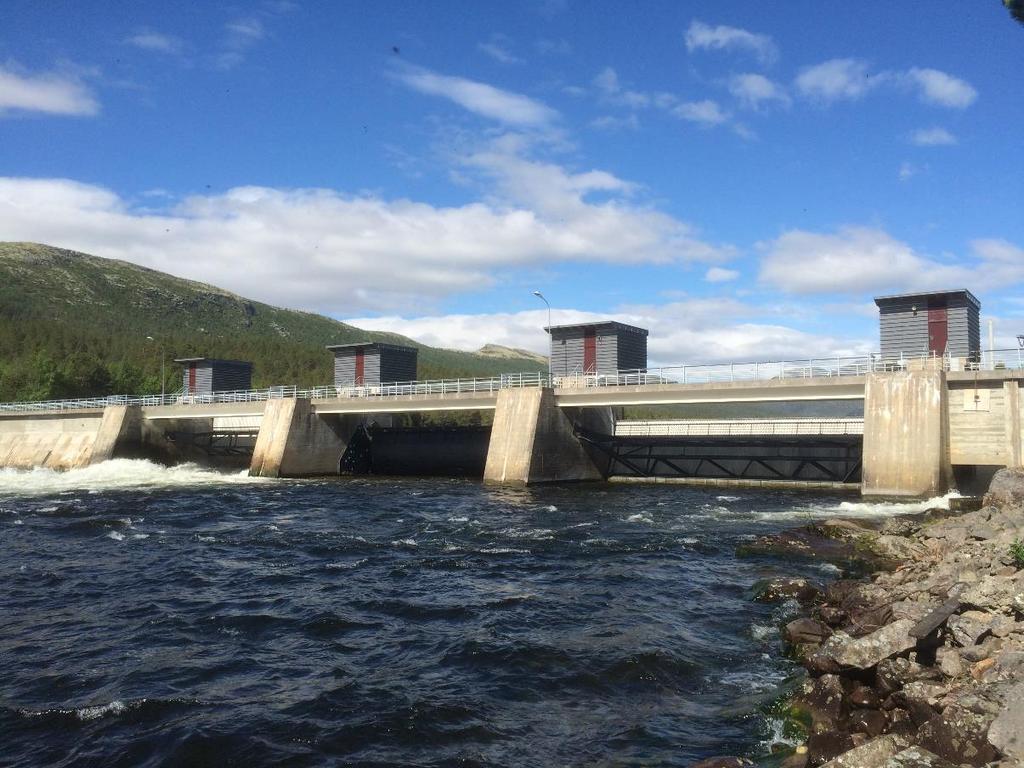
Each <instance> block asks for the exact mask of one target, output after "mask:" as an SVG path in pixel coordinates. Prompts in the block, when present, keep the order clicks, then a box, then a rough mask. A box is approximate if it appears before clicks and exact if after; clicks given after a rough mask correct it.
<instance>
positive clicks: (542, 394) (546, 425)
mask: <svg viewBox="0 0 1024 768" xmlns="http://www.w3.org/2000/svg"><path fill="white" fill-rule="evenodd" d="M602 478H603V475H602V473H601V472H600V471H599V470H598V468H597V467H596V466H595V465H594V462H593V461H592V460H591V458H590V456H589V455H588V453H587V451H586V450H585V449H584V447H583V446H582V445H581V444H580V441H579V440H578V439H577V437H576V436H575V435H574V434H573V428H572V423H571V422H570V421H569V419H568V418H566V416H565V414H563V413H562V412H561V410H560V409H559V408H558V406H556V405H555V395H554V391H553V390H551V389H548V388H539V387H538V388H532V387H528V388H523V389H503V390H502V391H501V392H499V393H498V403H497V407H496V409H495V411H494V425H493V426H492V427H491V440H490V443H489V445H488V449H487V464H486V467H485V469H484V480H485V481H489V482H496V483H508V484H531V483H546V482H560V481H569V480H601V479H602Z"/></svg>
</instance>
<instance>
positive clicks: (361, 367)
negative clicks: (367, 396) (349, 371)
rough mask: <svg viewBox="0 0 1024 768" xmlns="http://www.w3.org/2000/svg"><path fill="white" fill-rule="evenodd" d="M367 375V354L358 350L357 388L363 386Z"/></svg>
mask: <svg viewBox="0 0 1024 768" xmlns="http://www.w3.org/2000/svg"><path fill="white" fill-rule="evenodd" d="M365 373H366V353H365V352H364V351H363V350H361V349H357V350H356V386H357V387H361V386H363V378H364V376H365Z"/></svg>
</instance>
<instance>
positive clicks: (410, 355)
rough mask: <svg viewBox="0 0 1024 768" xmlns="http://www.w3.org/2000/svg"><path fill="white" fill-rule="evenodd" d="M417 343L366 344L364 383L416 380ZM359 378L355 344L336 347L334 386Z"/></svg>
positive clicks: (352, 381)
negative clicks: (393, 345) (413, 344)
mask: <svg viewBox="0 0 1024 768" xmlns="http://www.w3.org/2000/svg"><path fill="white" fill-rule="evenodd" d="M416 363H417V350H416V349H415V348H414V347H408V348H406V347H391V346H386V345H382V346H379V347H378V346H367V347H363V382H362V383H363V385H364V386H374V385H376V384H381V383H383V384H388V383H392V382H396V381H415V380H416ZM355 381H356V348H355V347H349V348H345V349H336V350H334V386H336V387H351V386H353V385H354V384H355Z"/></svg>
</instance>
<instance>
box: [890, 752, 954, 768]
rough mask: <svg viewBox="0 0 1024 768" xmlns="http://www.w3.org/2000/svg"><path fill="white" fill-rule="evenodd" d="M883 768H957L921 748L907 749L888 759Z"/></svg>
mask: <svg viewBox="0 0 1024 768" xmlns="http://www.w3.org/2000/svg"><path fill="white" fill-rule="evenodd" d="M885 768H957V766H955V765H954V764H953V763H951V762H949V760H946V759H945V758H943V757H939V756H938V755H936V754H935V753H934V752H929V751H928V750H927V749H924V748H922V747H908V748H907V749H905V750H903V751H902V752H897V753H896V754H895V755H894V756H893V757H891V758H889V761H888V762H887V763H886V764H885Z"/></svg>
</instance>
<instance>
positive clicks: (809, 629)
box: [782, 617, 832, 645]
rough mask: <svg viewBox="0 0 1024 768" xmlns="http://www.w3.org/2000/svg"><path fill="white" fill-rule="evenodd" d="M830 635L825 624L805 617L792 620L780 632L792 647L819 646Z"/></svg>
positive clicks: (829, 630) (830, 632) (830, 631)
mask: <svg viewBox="0 0 1024 768" xmlns="http://www.w3.org/2000/svg"><path fill="white" fill-rule="evenodd" d="M831 634H832V630H831V629H829V627H828V625H827V624H823V623H822V622H820V621H815V620H814V619H809V618H806V617H804V618H800V619H793V621H791V622H789V623H788V624H787V625H786V626H785V627H784V628H783V630H782V636H783V638H785V640H786V642H788V643H791V644H792V645H804V644H812V645H819V644H821V643H823V642H824V641H825V640H826V639H827V638H828V636H829V635H831Z"/></svg>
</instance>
